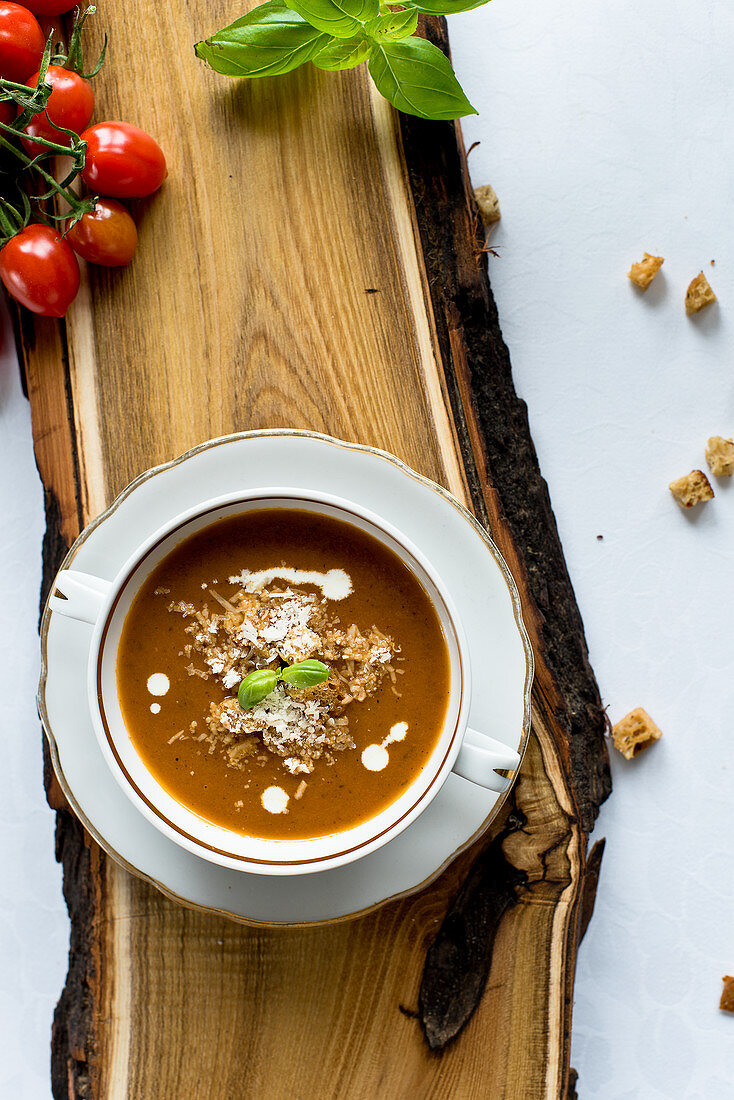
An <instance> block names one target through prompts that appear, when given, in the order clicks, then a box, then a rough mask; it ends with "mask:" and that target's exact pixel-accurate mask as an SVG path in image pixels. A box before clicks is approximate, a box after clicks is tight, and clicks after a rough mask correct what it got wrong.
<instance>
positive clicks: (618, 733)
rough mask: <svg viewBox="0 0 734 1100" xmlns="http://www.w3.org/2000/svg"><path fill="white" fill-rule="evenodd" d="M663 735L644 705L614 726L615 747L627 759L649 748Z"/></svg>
mask: <svg viewBox="0 0 734 1100" xmlns="http://www.w3.org/2000/svg"><path fill="white" fill-rule="evenodd" d="M662 736H663V734H662V731H661V730H659V729H658V727H657V726H656V725H655V723H654V722H653V720H652V718H651V717H650V715H649V714H648V713H647V711H645V710H643V709H642V707H637V708H636V709H635V710H631V711H630V712H629V714H626V715H625V716H624V718H621V719H620V720H619V722H617V724H616V726H613V727H612V738H613V740H614V747H615V749H619V751H620V752H621V753H622V756H624V757H626V758H627V760H631V759H632V757H633V756H637V754H638V753H640V752H642V750H643V749H647V748H649V747H650V745H652V743H653V741H659V740H660V738H661V737H662Z"/></svg>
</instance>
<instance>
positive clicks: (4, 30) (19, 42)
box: [0, 0, 45, 84]
mask: <svg viewBox="0 0 734 1100" xmlns="http://www.w3.org/2000/svg"><path fill="white" fill-rule="evenodd" d="M44 45H45V41H44V37H43V31H42V30H41V28H40V27H39V25H38V20H37V19H36V18H35V17H34V16H33V15H31V13H30V12H29V11H28V9H27V8H23V7H21V5H20V4H9V3H6V2H5V0H0V77H4V78H5V79H6V80H14V81H15V82H16V83H17V84H22V83H23V81H24V80H27V79H28V77H29V76H30V74H31V73H35V72H36V71H37V69H38V66H39V65H40V64H41V58H42V57H43V47H44Z"/></svg>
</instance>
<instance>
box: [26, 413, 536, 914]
mask: <svg viewBox="0 0 734 1100" xmlns="http://www.w3.org/2000/svg"><path fill="white" fill-rule="evenodd" d="M265 483H268V484H276V483H282V484H288V485H290V486H293V487H294V488H301V489H304V490H305V489H316V488H320V489H324V488H326V489H328V490H329V491H330V492H332V493H335V494H338V495H342V496H344V497H347V498H348V499H351V500H354V501H357V502H358V503H360V504H362V505H363V506H364V507H365V508H369V509H372V510H374V511H375V512H377V513H378V514H380V515H381V516H382V517H383V518H384V519H386V520H387V521H388V522H391V523H394V524H395V525H396V526H398V527H399V528H400V529H401V530H402V531H403V532H404V533H405V535H406V536H407V537H408V538H409V539H410V540H412V541H413V542H414V543H416V544H417V545H418V546H419V547H421V548H422V549H423V551H424V553H425V554H426V556H427V557H428V558H429V559H430V560H431V561H432V562H433V564H434V565H435V567H436V569H437V570H438V571H439V572H440V574H441V575H442V577H443V578H444V581H445V583H446V586H447V588H448V589H449V590H450V592H451V594H452V596H453V598H454V600H455V602H456V604H457V607H458V610H459V614H460V616H461V619H462V621H463V624H464V628H465V630H466V633H467V636H468V639H469V648H470V653H471V662H472V674H473V681H474V684H475V689H474V692H473V698H472V709H471V713H470V715H469V722H470V725H471V726H472V727H473V728H475V729H480V730H482V731H484V732H486V733H488V734H490V735H491V736H493V737H496V738H497V739H498V740H500V741H503V742H504V743H505V744H507V745H509V746H512V747H513V748H517V751H518V752H519V753H520V755H521V756H522V754H523V752H524V749H525V745H526V743H527V738H528V734H529V729H530V687H531V683H532V674H533V658H532V651H531V648H530V642H529V640H528V636H527V633H526V631H525V627H524V626H523V623H522V619H521V615H520V600H519V596H518V593H517V589H516V587H515V584H514V581H513V580H512V578H511V576H510V574H509V571H508V569H507V566H506V565H505V563H504V561H503V559H502V557H501V556H500V553H499V551H498V550H497V548H496V547H495V546H494V544H493V543H492V541H491V539H490V538H489V536H488V535H487V534H486V532H485V531H484V530H483V528H481V527H480V526H479V524H478V523H477V522H476V520H475V519H474V518H473V517H472V516H471V515H470V513H469V512H468V511H467V510H466V509H465V508H463V507H462V506H461V505H460V504H459V503H458V502H457V501H456V500H455V499H454V498H453V497H452V496H450V494H449V493H447V492H446V491H445V490H444V489H442V488H440V487H439V486H438V485H435V484H434V483H433V482H431V481H428V480H427V479H426V478H423V477H421V476H420V475H419V474H416V473H415V472H414V471H412V470H410V469H409V468H408V467H407V466H405V465H404V464H403V463H401V462H400V461H399V460H398V459H396V458H393V457H392V456H391V455H388V454H386V453H385V452H383V451H377V450H374V449H372V448H367V447H361V446H358V445H356V444H352V443H343V442H341V441H339V440H335V439H331V438H329V437H328V436H323V435H317V434H316V433H313V432H295V431H287V430H283V431H272V432H244V433H242V434H241V435H234V436H227V437H225V438H223V439H219V440H211V441H209V442H208V443H205V444H202V445H201V446H200V447H197V448H195V449H194V450H192V451H189V452H188V453H187V454H185V455H183V456H182V457H181V458H179V459H177V460H176V461H174V462H172V463H169V464H168V465H166V466H160V467H158V468H157V469H154V470H149V471H147V472H146V473H145V474H142V475H141V476H140V477H139V478H138V479H137V480H136V481H134V482H133V483H132V484H131V485H130V486H128V488H127V489H126V490H125V491H124V492H123V493H122V494H121V495H120V496H119V497H118V498H117V500H116V501H115V502H114V503H113V504H112V505H111V507H110V508H109V509H108V510H107V511H106V512H104V513H103V514H102V515H101V516H100V517H99V518H98V519H96V520H95V521H94V522H93V523H92V524H90V526H89V527H87V528H86V529H85V531H84V532H83V533H82V534H81V535H80V537H79V538H78V539H77V541H76V542H75V543H74V546H73V547H72V548H71V550H70V551H69V554H68V555H67V558H66V561H65V562H64V566H69V565H70V564H71V562H72V561H73V563H74V567H75V568H76V569H79V570H82V571H83V572H86V573H91V574H94V575H96V576H99V577H102V578H104V579H108V580H111V579H112V578H113V577H114V576H115V574H116V573H117V571H118V569H119V568H120V566H121V565H122V564H123V563H124V561H125V560H126V559H127V558H128V557H129V556H130V554H132V553H133V551H134V550H135V549H136V547H137V545H138V544H139V543H141V542H142V541H143V540H144V539H145V538H146V537H147V536H148V535H149V534H150V531H151V530H152V529H154V528H156V527H158V526H160V525H161V524H163V523H165V522H166V521H167V520H168V519H169V518H173V517H174V516H175V515H177V514H178V513H180V512H183V511H185V510H186V509H188V508H191V507H194V506H196V505H197V504H198V503H200V502H201V501H203V500H206V499H208V498H210V497H211V496H212V495H213V493H216V494H225V493H228V492H231V491H236V490H240V489H244V490H248V489H254V488H257V487H258V486H261V485H264V484H265ZM91 635H92V627H91V626H89V625H87V624H85V623H80V622H77V621H76V620H74V619H70V618H68V617H66V616H63V615H58V614H54V613H52V612H51V611H50V610H49V608H48V607H47V608H46V610H45V612H44V615H43V620H42V623H41V645H42V670H41V682H40V686H39V693H38V704H39V712H40V715H41V719H42V721H43V725H44V729H45V731H46V735H47V737H48V741H49V745H50V749H51V756H52V759H53V764H54V768H55V770H56V774H57V776H58V779H59V782H60V783H61V786H62V788H63V790H64V793H65V794H66V796H67V798H68V800H69V802H70V804H71V806H72V807H73V808H74V810H75V812H76V813H77V815H78V816H79V818H80V819H81V821H82V822H83V824H84V825H85V827H86V828H87V829H88V831H89V832H90V833H91V834H92V836H93V837H94V838H95V840H96V841H97V842H98V843H99V844H100V845H101V846H102V848H104V849H105V851H106V852H108V854H109V855H111V856H112V857H113V858H114V859H116V860H117V861H118V862H119V863H121V864H122V865H123V866H125V867H126V868H127V869H128V870H129V871H131V872H133V873H134V874H137V875H140V876H141V877H142V878H145V879H147V880H148V881H149V882H151V883H153V885H155V886H157V887H158V888H159V889H160V890H162V891H163V892H164V893H165V894H168V895H169V896H172V897H174V898H176V899H177V900H179V901H182V902H184V903H185V904H187V905H192V906H195V907H197V908H201V909H205V910H209V911H211V912H216V913H221V914H225V915H227V916H230V917H234V918H235V919H237V920H243V921H248V922H252V923H267V924H307V923H323V922H327V921H333V920H339V919H341V918H344V917H347V916H356V915H361V914H363V913H364V912H366V911H369V910H370V909H373V908H375V907H376V906H378V905H381V904H382V903H384V902H385V901H387V900H390V899H394V898H396V897H401V896H405V895H407V894H410V893H413V892H415V891H416V890H418V889H420V888H421V887H423V886H425V885H427V884H428V883H429V882H430V881H432V880H433V879H434V878H435V877H437V875H438V874H439V873H440V872H441V871H442V870H443V869H444V867H446V865H447V864H448V863H449V862H450V861H451V860H452V859H453V858H454V857H455V856H457V855H458V854H459V852H461V851H463V850H464V849H465V848H466V847H467V846H468V845H469V844H470V843H471V842H472V841H473V840H474V839H475V838H476V837H477V835H478V834H479V833H480V832H481V831H482V830H483V829H484V828H486V826H487V825H488V824H489V821H490V820H491V818H492V817H493V816H494V814H495V813H496V811H497V810H498V808H499V805H500V804H501V802H502V801H504V799H505V797H506V794H504V795H498V794H495V793H493V792H492V791H489V790H486V789H485V788H483V787H479V786H477V785H475V784H473V783H470V782H468V781H467V780H465V779H462V778H461V777H460V776H458V775H455V774H451V775H450V776H449V778H448V780H447V781H446V783H445V784H444V786H443V787H442V789H441V790H440V791H439V793H438V795H437V796H436V797H435V798H434V800H433V801H432V802H431V804H430V805H429V806H428V808H427V809H426V810H425V811H424V813H423V814H421V816H420V817H419V818H418V820H417V821H415V822H414V823H413V824H412V825H410V826H409V827H408V828H407V829H406V830H405V832H403V833H402V834H401V835H400V836H399V837H397V838H396V839H394V840H393V841H391V842H390V843H389V844H387V845H386V846H385V847H384V848H382V849H380V850H379V851H377V852H374V853H373V854H371V855H368V856H365V857H364V858H363V859H360V860H358V861H356V862H355V863H352V864H350V865H348V866H345V867H341V868H337V869H335V870H331V871H324V872H321V873H319V874H310V875H302V876H291V877H285V878H277V877H273V876H269V877H264V876H260V875H252V874H246V873H244V872H242V871H233V870H228V869H226V868H223V867H219V866H216V865H215V864H212V863H208V862H207V861H206V860H204V859H202V858H200V857H199V856H196V855H194V854H191V853H189V852H187V851H185V850H184V849H183V848H181V847H179V846H178V845H177V844H174V843H173V842H172V841H171V840H169V839H167V838H166V837H165V836H163V835H162V833H160V832H159V831H158V830H157V829H155V828H154V827H153V826H152V825H151V824H150V823H149V822H148V821H146V820H145V818H144V817H142V815H141V814H139V813H138V811H137V810H136V809H135V807H134V806H133V805H132V803H131V802H130V801H129V800H128V799H127V798H126V796H125V795H124V794H123V792H122V790H121V789H120V787H119V786H118V784H117V782H116V781H115V779H114V777H113V776H112V774H111V772H110V771H109V769H108V767H107V765H106V763H105V761H104V759H103V757H102V754H101V751H100V749H99V747H98V744H97V740H96V737H95V734H94V730H93V728H92V724H91V718H90V715H89V709H88V705H87V693H86V668H87V654H88V648H89V642H90V640H91Z"/></svg>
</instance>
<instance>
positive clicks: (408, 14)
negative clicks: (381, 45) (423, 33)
mask: <svg viewBox="0 0 734 1100" xmlns="http://www.w3.org/2000/svg"><path fill="white" fill-rule="evenodd" d="M417 26H418V9H417V8H406V10H405V11H388V12H385V13H384V14H383V15H378V16H377V19H371V20H370V21H369V23H366V24H365V28H364V33H365V34H368V35H369V36H370V38H375V39H377V40H378V41H384V42H397V41H398V40H399V39H401V38H407V37H408V35H411V34H415V29H416V27H417Z"/></svg>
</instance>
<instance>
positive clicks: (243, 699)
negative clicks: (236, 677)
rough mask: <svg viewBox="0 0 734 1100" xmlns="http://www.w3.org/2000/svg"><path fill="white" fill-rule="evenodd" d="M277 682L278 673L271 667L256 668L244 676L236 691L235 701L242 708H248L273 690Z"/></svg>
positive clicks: (259, 701)
mask: <svg viewBox="0 0 734 1100" xmlns="http://www.w3.org/2000/svg"><path fill="white" fill-rule="evenodd" d="M277 684H278V673H277V672H275V671H274V669H272V668H258V669H256V670H255V671H254V672H251V673H250V675H249V676H245V678H244V680H243V681H242V683H241V684H240V686H239V690H238V692H237V702H238V703H239V704H240V706H241V707H242V709H243V710H250V708H251V707H254V706H257V704H258V703H261V702H262V701H263V699H264V698H265V697H266V696H268V695H270V693H271V691H274V690H275V688H276V687H277Z"/></svg>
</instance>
